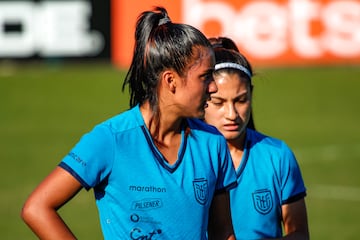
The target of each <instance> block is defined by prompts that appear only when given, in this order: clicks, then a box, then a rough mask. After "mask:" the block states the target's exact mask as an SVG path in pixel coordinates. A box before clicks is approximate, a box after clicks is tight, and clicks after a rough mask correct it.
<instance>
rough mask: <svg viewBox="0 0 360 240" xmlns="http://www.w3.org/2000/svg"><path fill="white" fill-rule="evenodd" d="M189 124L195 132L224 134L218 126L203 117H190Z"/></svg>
mask: <svg viewBox="0 0 360 240" xmlns="http://www.w3.org/2000/svg"><path fill="white" fill-rule="evenodd" d="M187 124H188V126H189V127H190V129H191V131H193V132H198V133H202V134H208V135H217V136H222V134H221V133H220V131H219V130H218V129H217V128H216V127H214V126H212V125H209V124H207V123H205V122H204V121H203V120H201V119H197V118H188V119H187Z"/></svg>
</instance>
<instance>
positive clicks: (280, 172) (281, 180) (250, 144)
mask: <svg viewBox="0 0 360 240" xmlns="http://www.w3.org/2000/svg"><path fill="white" fill-rule="evenodd" d="M237 175H238V179H237V182H238V186H237V187H236V188H233V189H231V190H230V203H231V215H232V219H233V226H234V230H235V235H236V239H246V240H250V239H260V238H275V237H281V236H282V225H281V205H283V204H286V203H291V202H294V201H296V200H299V199H301V198H304V197H305V195H306V189H305V186H304V182H303V179H302V176H301V172H300V169H299V166H298V163H297V161H296V159H295V157H294V154H293V153H292V151H291V150H290V148H289V147H288V146H287V145H286V144H285V143H284V142H283V141H281V140H278V139H275V138H271V137H268V136H264V135H262V134H261V133H259V132H256V131H253V130H251V129H247V130H246V142H245V149H244V154H243V158H242V161H241V164H240V166H239V168H238V169H237Z"/></svg>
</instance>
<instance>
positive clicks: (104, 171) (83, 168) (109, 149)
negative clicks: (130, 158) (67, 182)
mask: <svg viewBox="0 0 360 240" xmlns="http://www.w3.org/2000/svg"><path fill="white" fill-rule="evenodd" d="M113 149H114V136H113V134H112V133H111V131H110V129H109V128H107V127H106V126H104V125H99V126H96V127H95V128H94V129H93V130H92V131H91V132H89V133H87V134H85V135H84V136H83V137H82V138H81V139H80V141H79V142H78V143H77V144H76V145H75V146H74V147H73V148H72V150H71V151H70V152H69V153H68V154H67V155H66V156H65V157H64V158H63V159H62V161H61V162H60V164H59V166H60V167H62V168H63V169H65V170H66V171H68V172H69V173H70V174H72V175H73V176H74V177H75V178H76V179H77V180H78V181H79V182H80V183H81V184H82V185H83V187H85V188H86V189H87V190H89V189H90V188H92V187H94V186H96V185H97V184H99V183H100V182H101V181H103V180H104V179H105V178H106V177H107V176H108V174H109V173H110V171H111V168H112V164H113V158H114V156H113V155H114V153H113V152H114V150H113Z"/></svg>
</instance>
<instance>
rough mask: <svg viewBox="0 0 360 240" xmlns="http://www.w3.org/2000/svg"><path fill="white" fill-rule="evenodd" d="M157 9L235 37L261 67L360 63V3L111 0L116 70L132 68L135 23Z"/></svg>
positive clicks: (174, 18)
mask: <svg viewBox="0 0 360 240" xmlns="http://www.w3.org/2000/svg"><path fill="white" fill-rule="evenodd" d="M155 5H159V6H163V7H165V8H166V9H167V10H168V12H169V15H170V17H171V19H172V21H173V22H180V23H187V24H190V25H193V26H194V27H197V28H198V29H200V30H201V31H202V32H204V34H205V35H206V36H208V37H217V36H226V37H230V38H232V39H233V40H234V41H235V42H236V44H237V45H238V47H239V49H240V51H241V52H242V53H244V54H245V55H246V56H247V57H248V58H249V60H250V61H251V62H252V63H253V64H254V65H257V66H279V65H281V66H284V65H285V66H288V65H314V64H318V65H329V64H359V63H360V0H272V1H271V0H241V1H239V0H154V1H149V0H137V1H127V0H112V2H111V16H112V18H111V23H112V26H111V32H112V38H111V46H112V47H111V56H112V61H113V63H114V64H116V65H117V66H119V67H128V66H129V64H130V61H131V56H132V52H133V45H134V31H135V23H136V19H137V17H138V16H139V14H140V13H141V12H143V11H145V10H149V9H151V8H152V7H153V6H155Z"/></svg>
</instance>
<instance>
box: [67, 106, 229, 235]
mask: <svg viewBox="0 0 360 240" xmlns="http://www.w3.org/2000/svg"><path fill="white" fill-rule="evenodd" d="M189 130H190V131H189ZM60 166H61V167H62V168H64V169H65V170H67V171H68V172H70V173H71V174H72V175H73V176H74V177H75V178H76V179H77V180H78V181H80V182H81V183H82V185H83V186H84V187H85V188H86V189H90V188H93V189H94V193H95V198H96V203H97V206H98V210H99V217H100V223H101V227H102V231H103V235H104V237H105V239H152V240H156V239H179V240H184V239H206V230H207V223H208V213H209V208H210V204H211V200H212V197H213V195H214V193H215V192H216V191H220V190H224V189H226V188H229V187H230V186H233V185H234V184H235V183H236V174H235V170H234V169H233V166H232V162H231V158H230V155H229V152H228V150H227V146H226V140H225V139H224V138H223V137H222V135H221V134H220V133H219V132H218V131H217V130H216V129H215V128H214V127H211V126H208V125H206V124H204V123H203V122H202V121H200V120H197V119H188V120H187V121H186V122H185V123H184V124H183V129H182V141H181V146H180V148H179V152H178V160H177V162H176V163H175V164H174V165H169V164H168V163H167V162H166V161H165V160H164V159H163V157H162V154H161V153H160V152H159V151H158V149H157V148H156V146H155V145H154V143H153V141H152V138H151V136H150V134H149V132H148V129H147V128H146V126H145V124H144V120H143V118H142V115H141V113H140V109H139V107H138V106H137V107H135V108H133V109H131V110H129V111H126V112H124V113H122V114H120V115H117V116H115V117H113V118H111V119H109V120H107V121H105V122H103V123H101V124H99V125H97V126H96V127H95V128H94V129H93V130H92V131H91V132H89V133H88V134H85V135H84V136H83V137H82V138H81V140H80V141H79V142H78V144H77V145H76V146H75V147H74V148H73V149H72V150H71V152H70V153H69V154H68V155H67V156H66V157H65V158H64V159H63V161H62V162H61V163H60Z"/></svg>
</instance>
